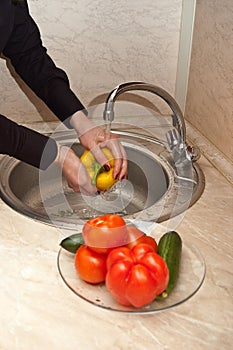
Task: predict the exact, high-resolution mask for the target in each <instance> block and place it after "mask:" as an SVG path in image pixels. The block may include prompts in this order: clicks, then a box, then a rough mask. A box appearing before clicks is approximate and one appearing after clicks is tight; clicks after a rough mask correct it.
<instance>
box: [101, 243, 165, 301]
mask: <svg viewBox="0 0 233 350" xmlns="http://www.w3.org/2000/svg"><path fill="white" fill-rule="evenodd" d="M168 280H169V271H168V267H167V264H166V262H165V261H164V260H163V258H162V257H161V256H160V255H158V254H157V253H155V252H154V250H153V248H152V247H151V246H150V245H148V244H145V243H140V244H138V245H136V246H135V247H133V249H129V248H127V247H119V248H115V249H113V250H112V251H111V252H110V253H109V255H108V258H107V275H106V279H105V282H106V287H107V289H108V290H109V291H110V293H111V294H112V296H113V297H114V298H115V299H116V300H117V301H118V302H119V303H120V304H122V305H126V306H128V305H133V306H135V307H142V306H145V305H147V304H149V303H150V302H152V301H153V300H154V299H155V298H156V296H157V295H159V294H161V293H162V292H163V291H164V290H165V289H166V287H167V284H168Z"/></svg>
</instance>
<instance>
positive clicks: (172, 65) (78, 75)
mask: <svg viewBox="0 0 233 350" xmlns="http://www.w3.org/2000/svg"><path fill="white" fill-rule="evenodd" d="M28 3H29V7H30V10H31V13H32V15H33V17H34V18H35V19H36V21H37V23H38V25H39V27H40V29H41V33H42V38H43V41H44V44H45V46H46V47H47V48H48V52H49V54H50V55H51V56H52V57H53V58H54V60H55V62H56V63H57V65H58V66H60V67H62V68H64V69H65V71H66V72H67V74H68V76H69V77H70V81H71V86H72V88H73V90H74V91H75V92H76V93H77V94H78V96H79V97H80V99H81V101H82V102H83V103H84V104H85V105H86V106H88V105H89V104H93V103H100V102H103V101H105V98H106V94H107V93H109V92H110V91H111V90H112V89H113V88H114V87H115V86H116V85H118V84H120V83H123V82H126V81H135V80H139V81H146V82H149V83H153V84H155V85H159V86H161V87H163V88H164V89H166V90H167V91H168V92H170V93H171V94H172V95H174V94H175V85H176V73H177V62H178V51H179V38H180V23H181V13H182V0H163V1H161V0H153V1H151V0H143V1H141V0H127V1H125V0H118V1H112V0H92V1H86V0H75V1H74V0H66V1H63V0H49V1H48V0H40V1H38V0H28ZM13 75H14V74H13ZM0 76H1V84H0V96H1V101H0V102H1V104H0V113H2V114H4V115H6V116H8V117H9V118H13V119H14V120H16V121H18V122H23V123H27V122H35V121H39V120H42V118H43V119H44V120H51V119H54V116H53V115H51V114H50V113H49V111H48V110H47V109H46V108H45V106H44V105H43V104H42V103H41V102H39V100H38V99H37V98H36V97H35V96H34V95H33V94H32V93H31V92H30V90H29V89H28V88H27V87H26V86H25V85H24V84H23V82H22V81H21V80H20V79H16V80H14V79H13V78H12V77H11V74H10V72H9V71H8V69H7V68H6V66H5V61H4V60H0ZM161 111H162V112H164V113H165V111H163V107H161Z"/></svg>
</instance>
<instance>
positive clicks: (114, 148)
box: [70, 111, 127, 180]
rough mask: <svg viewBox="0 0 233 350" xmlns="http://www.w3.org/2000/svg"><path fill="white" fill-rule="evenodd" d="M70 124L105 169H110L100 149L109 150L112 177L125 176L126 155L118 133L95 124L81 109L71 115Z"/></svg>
mask: <svg viewBox="0 0 233 350" xmlns="http://www.w3.org/2000/svg"><path fill="white" fill-rule="evenodd" d="M70 124H71V126H72V127H73V128H74V129H75V130H76V132H77V134H78V137H79V140H80V142H81V144H82V145H83V146H84V147H85V148H86V149H88V150H91V152H92V153H93V155H94V157H95V159H96V160H97V161H98V163H100V164H101V165H102V166H104V168H105V169H106V170H109V169H110V164H109V162H108V159H107V157H106V156H105V155H104V153H103V152H102V150H101V149H102V148H103V147H107V148H108V149H109V150H110V151H111V153H112V155H113V157H114V170H113V177H114V178H115V179H116V178H118V179H119V180H121V179H124V178H126V177H127V156H126V152H125V150H124V148H123V146H122V145H121V143H120V141H119V137H118V135H116V134H112V133H107V132H106V131H105V130H104V129H102V128H101V127H99V126H96V125H95V124H94V123H93V122H92V121H91V120H89V119H88V118H87V117H86V116H85V114H84V113H83V112H82V111H78V112H76V113H75V114H74V115H73V116H72V117H71V121H70Z"/></svg>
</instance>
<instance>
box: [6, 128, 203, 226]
mask: <svg viewBox="0 0 233 350" xmlns="http://www.w3.org/2000/svg"><path fill="white" fill-rule="evenodd" d="M113 132H114V130H113ZM117 133H118V134H119V135H120V139H121V142H122V144H123V146H124V147H125V150H126V153H127V157H128V164H129V172H128V180H124V181H121V182H118V183H117V185H116V186H115V188H114V189H113V190H112V191H110V192H107V193H105V194H103V195H98V196H96V197H88V196H83V195H81V194H80V193H74V192H73V191H72V190H71V189H70V188H69V187H68V186H67V184H66V182H65V180H64V179H63V178H62V175H61V173H60V170H59V169H58V168H57V167H56V166H54V165H52V166H50V167H49V168H48V170H46V171H39V170H38V169H36V168H33V167H31V166H29V165H27V164H25V163H23V162H20V161H18V160H15V159H13V158H10V157H8V156H5V157H3V160H2V161H1V164H0V174H1V175H0V176H1V178H0V192H1V198H2V199H3V200H4V201H5V202H6V203H7V204H8V205H9V206H11V207H12V208H13V209H15V210H16V211H18V212H19V213H22V214H24V215H26V216H28V217H31V218H33V219H36V220H39V221H41V222H44V223H47V224H51V225H55V226H57V227H63V228H67V229H74V228H77V225H79V224H82V223H83V222H85V220H87V219H89V218H90V217H93V216H96V215H100V214H103V213H106V212H107V213H109V212H113V213H119V214H120V215H122V216H123V217H125V218H128V219H140V220H146V221H156V222H161V221H164V220H168V219H169V218H171V217H174V216H176V215H178V214H180V213H182V212H184V211H185V210H186V209H188V208H189V207H190V206H191V205H193V204H194V203H195V202H196V201H197V200H198V198H199V197H200V196H201V194H202V192H203V189H204V176H203V173H202V171H201V169H200V167H199V166H198V164H197V163H193V162H192V161H187V159H186V160H185V162H181V163H180V164H176V163H175V162H174V159H173V158H174V157H173V154H172V152H171V150H169V149H167V147H165V145H164V144H162V143H160V142H158V140H157V139H155V138H153V137H150V136H146V135H141V134H138V133H136V132H135V133H133V132H128V131H119V130H118V131H117ZM53 137H55V138H56V140H57V142H58V143H60V144H66V145H70V146H72V148H73V149H74V150H75V152H76V153H77V154H78V155H79V156H80V155H81V154H82V152H83V147H82V146H81V145H80V144H79V143H77V136H76V134H75V133H74V132H72V131H66V132H59V133H57V134H55V135H53Z"/></svg>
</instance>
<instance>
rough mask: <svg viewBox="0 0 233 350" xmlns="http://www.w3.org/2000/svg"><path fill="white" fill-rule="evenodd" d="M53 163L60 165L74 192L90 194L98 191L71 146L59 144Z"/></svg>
mask: <svg viewBox="0 0 233 350" xmlns="http://www.w3.org/2000/svg"><path fill="white" fill-rule="evenodd" d="M55 163H56V164H58V165H59V166H60V168H61V169H62V173H63V175H64V176H65V178H66V181H67V183H68V186H69V187H70V188H72V189H73V190H74V191H75V192H81V193H83V194H85V195H92V196H94V195H96V194H97V193H98V192H97V188H96V187H95V186H94V185H92V184H91V179H90V176H89V174H88V173H87V171H86V169H85V167H84V166H83V164H82V162H81V160H80V159H79V158H78V157H77V155H76V154H75V152H74V151H73V150H72V149H71V148H69V147H67V146H60V147H59V148H58V155H57V158H56V159H55Z"/></svg>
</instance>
